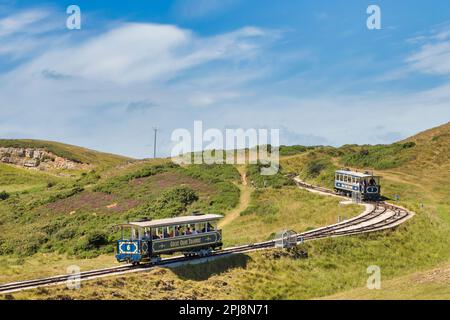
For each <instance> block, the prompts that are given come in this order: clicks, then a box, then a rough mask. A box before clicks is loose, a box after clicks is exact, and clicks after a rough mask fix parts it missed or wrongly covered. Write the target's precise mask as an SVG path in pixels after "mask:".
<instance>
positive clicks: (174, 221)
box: [121, 214, 223, 228]
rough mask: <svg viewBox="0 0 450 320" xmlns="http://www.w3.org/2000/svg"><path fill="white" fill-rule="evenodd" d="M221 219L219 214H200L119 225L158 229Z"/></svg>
mask: <svg viewBox="0 0 450 320" xmlns="http://www.w3.org/2000/svg"><path fill="white" fill-rule="evenodd" d="M220 218H223V216H222V215H220V214H201V215H193V216H182V217H176V218H166V219H157V220H150V221H135V222H129V223H124V224H121V226H134V227H141V228H158V227H165V226H173V225H180V224H189V223H199V222H206V221H213V220H219V219H220Z"/></svg>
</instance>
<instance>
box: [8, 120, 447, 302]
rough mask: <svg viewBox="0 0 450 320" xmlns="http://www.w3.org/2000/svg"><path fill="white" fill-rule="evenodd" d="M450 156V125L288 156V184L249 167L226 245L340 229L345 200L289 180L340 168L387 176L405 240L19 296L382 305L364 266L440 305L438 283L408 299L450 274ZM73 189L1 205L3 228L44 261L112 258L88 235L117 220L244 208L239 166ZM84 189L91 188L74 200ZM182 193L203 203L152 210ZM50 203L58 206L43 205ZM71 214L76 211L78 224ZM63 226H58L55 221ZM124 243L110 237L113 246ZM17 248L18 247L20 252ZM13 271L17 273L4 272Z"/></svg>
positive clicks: (143, 166) (327, 181)
mask: <svg viewBox="0 0 450 320" xmlns="http://www.w3.org/2000/svg"><path fill="white" fill-rule="evenodd" d="M449 146H450V124H448V123H447V124H445V125H443V126H440V127H437V128H434V129H431V130H428V131H426V132H423V133H420V134H418V135H416V136H414V137H411V138H409V139H406V140H404V141H400V142H398V143H395V144H391V145H379V146H355V145H352V146H348V145H347V146H342V147H340V148H333V147H313V148H302V147H289V148H288V149H285V153H284V154H285V156H283V157H282V159H281V168H282V173H281V174H279V175H276V176H274V177H271V178H270V179H263V180H261V178H260V177H258V176H257V172H258V170H255V167H254V166H249V167H248V168H247V179H248V181H251V180H253V181H254V184H255V187H257V188H258V189H259V190H258V191H255V190H254V189H252V190H251V191H252V196H251V200H250V204H249V207H248V208H247V209H246V210H244V211H243V212H242V213H241V215H240V216H239V217H237V218H236V219H234V220H232V222H230V223H229V224H228V225H227V226H226V228H224V237H225V238H226V241H227V243H229V244H236V243H242V242H245V241H256V240H262V239H267V238H268V237H270V236H271V234H269V233H272V232H274V231H276V230H278V229H282V228H283V227H284V226H285V224H289V225H288V226H286V227H291V226H293V225H294V224H295V228H298V231H302V230H301V229H306V228H308V227H310V226H316V225H318V224H324V223H329V222H332V221H333V220H334V221H335V219H336V215H337V214H342V212H341V213H339V211H338V210H341V209H338V205H337V202H335V201H333V200H332V199H331V200H330V199H328V198H323V197H321V196H317V195H313V194H309V193H307V192H303V191H301V190H298V189H296V188H295V187H293V186H292V185H290V183H289V181H288V180H286V179H285V178H284V177H283V174H285V173H295V174H300V175H301V176H302V178H303V179H305V180H307V181H310V182H313V183H316V184H319V185H323V186H328V187H329V186H330V185H332V181H333V180H332V179H333V172H334V169H336V168H339V167H342V166H351V167H353V168H358V169H372V170H374V171H375V173H377V174H380V175H381V176H382V177H383V179H382V186H383V194H384V195H385V196H386V197H387V198H390V199H393V198H394V195H399V196H400V201H399V202H398V203H399V205H402V206H405V207H407V208H408V209H410V210H413V211H415V212H416V215H415V217H414V218H413V219H412V220H410V221H408V222H407V223H406V224H405V225H402V226H400V227H399V228H397V229H396V230H390V231H384V232H379V233H376V234H370V235H361V236H355V237H348V238H336V239H323V240H319V241H314V242H311V243H308V244H307V245H306V247H305V249H306V250H308V252H309V258H308V259H297V258H296V256H295V254H288V255H281V256H279V255H278V254H274V253H271V252H256V253H251V254H249V255H240V256H237V257H235V258H232V259H228V258H225V259H220V260H216V261H215V262H210V263H208V264H204V265H201V266H199V265H196V266H186V267H180V268H177V269H175V270H173V271H172V270H171V271H169V270H155V271H154V272H151V273H148V274H145V276H143V275H138V276H137V275H128V276H121V277H114V278H111V279H105V280H94V281H90V282H87V283H85V284H83V288H84V290H80V291H77V292H73V291H69V290H67V289H66V288H65V287H59V288H49V289H45V290H34V291H29V292H26V293H19V294H15V295H14V296H16V297H18V298H20V297H22V298H30V297H40V298H42V297H51V298H71V297H74V298H82V299H95V298H117V297H119V298H120V299H123V298H174V297H179V298H216V299H217V298H237V299H310V298H320V297H324V296H330V295H336V296H332V297H337V298H347V297H348V298H353V297H358V295H361V297H366V296H367V297H374V298H376V295H381V296H382V295H383V294H382V292H383V291H379V292H377V293H376V294H373V295H372V296H370V295H367V294H366V292H365V291H364V290H363V289H358V288H362V287H363V286H364V285H365V283H366V280H367V276H368V275H367V273H366V269H367V267H368V266H369V265H378V266H380V267H381V270H382V279H383V280H382V281H383V284H382V288H384V283H385V284H386V290H390V291H391V292H392V291H396V292H397V293H396V295H395V296H394V297H398V298H411V297H416V298H420V297H425V298H426V297H430V296H431V295H430V291H429V290H430V288H438V289H439V292H440V295H439V297H442V298H444V297H447V296H448V295H449V292H450V289H448V286H447V287H446V286H443V285H442V284H440V283H439V284H437V285H436V286H435V285H434V282H433V283H432V284H431V285H427V284H426V285H423V286H414V293H413V294H408V290H409V287H410V286H409V285H408V284H414V283H413V282H411V281H413V280H412V279H416V277H417V276H416V275H427V274H429V271H427V270H430V269H434V268H437V269H435V270H438V271H436V272H437V274H446V273H445V272H441V271H442V268H448V263H450V237H449V236H450V214H449V213H450V201H449V200H448V199H450V184H449V181H450V170H448V169H449V168H450V159H449V150H450V149H449ZM282 154H283V153H282ZM368 164H369V165H368ZM83 179H84V180H83ZM70 181H72V184H70V185H66V186H65V187H64V188H62V189H61V190H59V191H58V192H61V191H64V192H67V193H64V194H63V195H58V192H57V193H56V194H54V193H52V192H53V191H52V188H49V189H48V190H47V189H46V190H43V191H42V192H40V193H39V194H37V193H34V192H31V193H30V194H21V193H20V192H19V193H17V196H18V200H19V205H17V206H16V205H15V204H14V202H13V201H12V200H7V201H6V203H5V202H3V203H2V202H1V201H0V218H3V220H0V230H2V231H3V230H5V226H6V225H7V224H5V218H6V217H8V218H9V219H11V218H14V219H16V220H15V221H16V222H19V221H20V222H21V223H22V224H23V225H24V226H25V227H24V229H23V232H25V233H26V232H29V233H30V235H32V239H31V240H33V241H37V242H26V244H27V245H33V247H32V249H33V248H37V252H38V254H39V253H42V252H46V250H50V251H51V252H52V250H55V249H56V248H61V250H67V248H81V249H82V250H84V251H85V252H88V253H89V252H91V253H96V252H97V254H98V253H99V252H108V250H109V249H108V244H101V243H100V244H99V243H95V242H94V243H92V242H91V240H92V238H90V235H91V232H93V231H96V230H104V228H105V227H106V226H107V225H110V224H112V223H113V222H116V221H118V220H120V219H127V218H133V217H136V216H140V215H141V214H145V215H153V214H159V213H161V212H162V213H164V214H169V215H170V214H183V213H184V212H187V210H189V209H191V208H200V209H208V208H210V209H214V210H219V211H220V210H222V212H228V210H229V209H230V208H233V207H234V206H235V205H236V204H237V199H238V196H239V189H238V188H237V187H236V186H235V184H236V183H239V173H238V172H237V170H236V169H235V168H234V167H232V166H213V167H208V166H187V167H178V166H172V165H170V164H167V163H166V162H164V161H163V162H162V163H161V162H160V163H151V162H145V161H144V162H136V163H133V164H129V165H120V166H118V167H117V168H114V169H111V170H106V171H105V172H103V173H101V174H100V177H95V175H94V176H93V175H89V174H88V175H85V176H84V177H83V178H82V179H81V180H79V181H78V182H76V181H73V180H70ZM57 183H61V182H57ZM77 184H78V186H81V187H82V188H84V190H81V191H80V190H78V189H75V190H73V188H76V187H77ZM180 184H181V185H182V186H184V187H187V188H189V189H191V190H193V191H194V192H195V193H196V194H197V195H198V197H199V200H197V201H194V202H193V203H190V204H187V205H185V206H184V207H183V208H184V209H183V210H184V211H183V210H182V211H177V208H179V203H178V202H176V203H173V205H174V206H171V205H169V206H168V207H159V206H155V205H154V203H158V201H159V200H158V199H162V198H161V197H165V196H166V195H167V193H166V192H169V193H170V192H172V191H173V190H174V188H176V187H178V186H180ZM266 184H267V186H266V188H265V187H264V185H266ZM57 185H58V184H57ZM77 190H78V191H77ZM72 192H75V193H73V194H72ZM49 197H51V198H50V201H49V202H46V201H47V200H48V199H49ZM91 197H94V198H91ZM38 200H39V201H42V200H46V201H44V202H42V203H41V202H34V203H39V206H37V208H36V209H33V210H32V211H31V212H32V213H30V214H27V213H25V212H24V211H21V210H23V209H22V208H23V206H26V205H27V204H29V203H30V201H38ZM181 200H182V199H181ZM133 201H134V202H133ZM108 203H111V204H114V203H117V204H116V206H115V207H112V210H111V208H106V205H107V204H108ZM86 204H88V205H89V206H87V207H86ZM127 205H131V206H128V207H127ZM114 208H115V209H114ZM73 211H75V213H72V214H71V212H73ZM10 212H13V213H14V215H17V217H14V215H12V214H11V213H10ZM93 213H95V214H96V216H95V215H93ZM355 213H356V211H355V208H348V209H347V211H346V213H345V214H347V215H350V214H355ZM52 215H53V218H52V219H51V220H47V218H46V217H48V216H52ZM55 217H57V219H56V221H58V223H57V224H54V223H53V222H54V221H55ZM2 222H3V224H2ZM50 222H51V223H50ZM15 225H17V224H15ZM63 226H66V227H65V228H63ZM75 226H76V227H75ZM2 228H3V229H2ZM71 228H72V230H70V229H71ZM96 228H98V229H96ZM36 230H39V232H36ZM6 231H7V232H5V233H4V232H2V233H0V235H1V234H4V238H3V239H1V238H0V248H2V246H3V248H8V246H5V244H7V243H6V242H8V240H9V239H10V237H12V234H11V233H8V230H6ZM22 234H23V233H22ZM115 236H116V235H114V234H111V235H110V237H108V238H107V243H108V241H111V240H112V239H114V237H115ZM66 237H67V238H66ZM46 239H48V240H46ZM2 241H3V243H2ZM17 241H18V239H15V242H14V243H17ZM40 241H42V242H40ZM96 245H98V247H96ZM27 250H28V249H27ZM34 250H35V251H36V249H34ZM102 250H103V251H102ZM84 251H79V252H84ZM32 252H33V251H32ZM75 253H77V252H76V251H75ZM108 261H112V259H111V260H108ZM7 265H8V264H7ZM15 268H17V267H15ZM12 269H13V268H12V266H11V269H9V267H8V268H7V270H12ZM445 270H446V269H445ZM445 270H444V271H445ZM432 273H433V274H435V271H432ZM8 274H11V271H8ZM123 283H127V286H123V285H122V284H123ZM100 287H101V290H99V288H100ZM138 288H139V290H137V289H138ZM352 289H354V290H353V291H349V290H352ZM148 292H151V296H149V295H148ZM433 297H436V296H435V295H434V296H433Z"/></svg>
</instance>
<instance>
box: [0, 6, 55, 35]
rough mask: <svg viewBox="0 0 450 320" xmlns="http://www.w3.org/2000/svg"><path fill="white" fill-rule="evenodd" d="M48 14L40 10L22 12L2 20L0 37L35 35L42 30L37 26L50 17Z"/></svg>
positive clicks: (0, 22) (0, 19)
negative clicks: (17, 34) (19, 34)
mask: <svg viewBox="0 0 450 320" xmlns="http://www.w3.org/2000/svg"><path fill="white" fill-rule="evenodd" d="M48 14H49V13H48V12H47V11H45V10H40V9H32V10H27V11H22V12H19V13H16V14H13V15H9V16H6V17H3V18H0V37H4V36H8V35H12V34H16V33H23V32H25V33H34V32H36V31H37V30H40V28H39V26H38V25H37V24H38V23H39V22H42V21H43V20H44V19H45V18H47V17H48Z"/></svg>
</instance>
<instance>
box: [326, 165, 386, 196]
mask: <svg viewBox="0 0 450 320" xmlns="http://www.w3.org/2000/svg"><path fill="white" fill-rule="evenodd" d="M334 190H335V191H336V193H338V194H342V195H346V196H353V195H355V194H356V195H357V196H358V197H359V198H360V199H362V200H366V201H378V200H380V194H381V186H380V177H379V176H375V175H373V174H370V173H368V172H364V173H362V172H357V171H351V170H336V172H335V179H334Z"/></svg>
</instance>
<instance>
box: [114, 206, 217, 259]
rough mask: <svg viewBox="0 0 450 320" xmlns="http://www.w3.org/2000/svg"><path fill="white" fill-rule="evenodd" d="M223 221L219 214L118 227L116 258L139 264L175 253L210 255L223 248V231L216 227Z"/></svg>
mask: <svg viewBox="0 0 450 320" xmlns="http://www.w3.org/2000/svg"><path fill="white" fill-rule="evenodd" d="M220 218H222V216H221V215H218V214H201V215H192V216H182V217H176V218H168V219H158V220H150V221H138V222H129V223H126V224H121V225H118V227H120V229H121V233H122V237H121V239H120V240H117V247H116V259H117V260H118V261H119V262H123V261H126V262H129V263H133V264H138V263H140V262H150V261H157V260H159V259H160V256H161V255H162V254H172V253H175V252H182V253H183V254H184V255H185V256H193V255H197V256H206V255H209V254H210V253H211V252H212V250H215V249H217V248H221V247H222V231H221V230H219V229H218V228H217V221H218V220H219V219H220ZM125 233H127V234H125Z"/></svg>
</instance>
